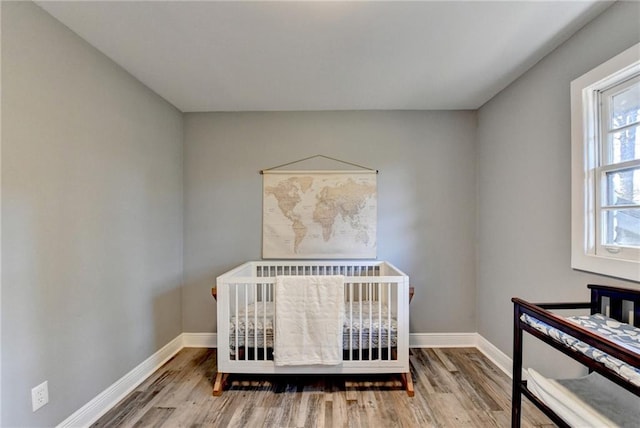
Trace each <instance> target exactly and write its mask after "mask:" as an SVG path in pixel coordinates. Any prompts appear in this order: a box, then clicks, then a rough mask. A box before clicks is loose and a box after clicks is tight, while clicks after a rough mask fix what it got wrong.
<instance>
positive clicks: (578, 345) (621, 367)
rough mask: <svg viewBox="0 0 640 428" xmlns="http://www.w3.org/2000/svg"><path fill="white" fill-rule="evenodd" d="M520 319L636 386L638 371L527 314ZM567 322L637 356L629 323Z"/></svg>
mask: <svg viewBox="0 0 640 428" xmlns="http://www.w3.org/2000/svg"><path fill="white" fill-rule="evenodd" d="M520 319H521V320H522V321H523V322H525V323H527V324H529V325H530V326H531V327H533V328H535V329H536V330H538V331H540V332H542V333H544V334H546V335H548V336H550V337H552V338H554V339H556V340H557V341H559V342H561V343H563V344H565V345H566V346H568V347H570V348H571V349H573V350H575V351H578V352H581V353H583V354H584V355H586V356H588V357H589V358H592V359H594V360H596V361H598V362H600V363H603V364H604V365H605V366H606V367H607V368H608V369H610V370H613V371H614V372H616V373H617V374H618V375H620V376H621V377H623V378H624V379H626V380H628V381H629V382H631V383H632V384H634V385H637V386H640V368H638V367H633V366H631V365H629V364H627V363H625V362H623V361H620V360H618V359H617V358H614V357H612V356H610V355H609V354H606V353H604V352H602V351H601V350H599V349H596V348H594V347H592V346H590V345H588V344H586V343H584V342H582V341H581V340H578V339H576V338H575V337H573V336H571V335H569V334H567V333H564V332H562V331H560V330H558V329H556V328H554V327H551V326H550V325H548V324H546V323H544V322H542V321H540V320H538V319H535V318H533V317H531V316H529V315H527V314H522V316H521V317H520ZM567 320H569V321H571V322H574V323H575V324H577V325H579V326H581V327H583V328H585V329H587V330H591V331H592V332H595V333H598V334H600V335H602V336H606V337H607V339H609V340H610V341H612V342H614V343H616V344H618V345H620V346H622V347H625V348H627V349H630V350H631V351H633V352H636V353H638V354H640V328H636V327H634V326H632V325H630V324H625V323H621V322H619V321H616V320H614V319H612V318H609V317H606V316H604V315H602V314H595V315H582V316H575V317H568V318H567Z"/></svg>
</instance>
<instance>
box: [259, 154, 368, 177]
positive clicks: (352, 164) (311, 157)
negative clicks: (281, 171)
mask: <svg viewBox="0 0 640 428" xmlns="http://www.w3.org/2000/svg"><path fill="white" fill-rule="evenodd" d="M314 158H324V159H328V160H331V161H334V162H340V163H343V164H345V165H351V166H355V167H357V168H362V169H366V170H369V171H375V172H376V174H378V170H377V169H373V168H369V167H366V166H363V165H359V164H357V163H353V162H348V161H344V160H341V159H336V158H332V157H329V156H325V155H313V156H309V157H306V158H303V159H298V160H295V161H291V162H287V163H283V164H282V165H277V166H272V167H271V168H265V169H263V170H261V171H260V174H264V173H265V172H268V171H272V170H275V169H278V168H284V167H285V166H289V165H294V164H296V163H300V162H304V161H308V160H310V159H314Z"/></svg>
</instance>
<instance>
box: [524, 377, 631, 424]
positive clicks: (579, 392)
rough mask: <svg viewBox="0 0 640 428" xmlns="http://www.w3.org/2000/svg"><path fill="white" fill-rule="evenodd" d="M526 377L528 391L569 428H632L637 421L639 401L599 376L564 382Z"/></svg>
mask: <svg viewBox="0 0 640 428" xmlns="http://www.w3.org/2000/svg"><path fill="white" fill-rule="evenodd" d="M527 374H528V376H527V377H528V381H527V389H529V391H531V392H532V393H533V395H535V396H536V397H538V398H539V399H540V400H541V401H542V402H544V403H545V404H546V405H547V406H548V407H549V408H550V409H551V410H553V411H554V412H555V413H556V414H557V415H558V416H560V417H561V418H562V419H563V420H564V421H565V422H567V423H568V424H569V425H571V426H576V427H602V428H604V427H607V428H610V427H629V428H631V427H634V428H635V427H636V426H637V424H638V420H640V398H638V397H637V396H635V395H634V394H632V393H631V392H629V391H627V390H625V389H624V388H622V387H620V386H618V385H616V384H615V383H613V382H611V381H609V380H607V379H605V378H604V377H602V376H600V375H599V374H598V373H591V374H589V375H588V376H584V377H581V378H578V379H564V380H554V379H548V378H546V377H544V376H542V375H541V374H540V373H538V372H536V371H535V370H533V369H529V370H527Z"/></svg>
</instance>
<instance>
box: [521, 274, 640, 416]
mask: <svg viewBox="0 0 640 428" xmlns="http://www.w3.org/2000/svg"><path fill="white" fill-rule="evenodd" d="M587 287H588V288H589V289H590V290H591V301H590V302H585V303H538V304H533V303H529V302H526V301H524V300H522V299H519V298H517V297H514V298H513V299H511V301H512V302H513V305H514V312H513V384H512V395H511V426H512V427H514V428H518V427H520V419H521V413H522V395H524V396H526V397H527V398H528V399H529V400H530V401H531V402H532V403H533V404H535V405H536V407H538V408H539V409H540V410H542V412H544V414H546V415H547V416H548V417H549V418H550V419H551V420H552V421H553V422H554V423H556V424H557V425H558V426H560V427H569V425H568V424H567V423H566V422H565V421H564V420H562V419H561V418H560V417H559V416H558V415H556V414H555V413H554V412H553V410H551V409H550V408H549V407H547V406H546V405H545V404H544V403H543V402H542V401H540V400H539V399H538V398H537V397H536V396H535V395H533V394H532V393H531V391H529V389H527V381H523V380H522V338H523V334H522V332H523V331H526V332H527V333H529V334H531V335H532V336H534V337H537V338H538V339H540V340H542V341H543V342H545V343H547V344H548V345H550V346H552V347H554V348H555V349H557V350H559V351H561V352H563V353H564V354H566V355H568V356H569V357H571V358H573V359H574V360H576V361H579V362H580V363H581V364H583V365H585V366H586V367H588V368H589V371H590V372H591V371H595V372H598V373H599V374H601V375H602V376H604V377H606V378H607V379H609V380H611V381H613V382H615V383H616V384H618V385H620V386H621V387H623V388H625V389H626V390H628V391H630V392H632V393H633V394H635V395H637V396H640V387H638V386H636V385H633V384H631V383H630V382H628V381H626V380H625V379H624V378H622V377H620V376H619V375H618V374H617V373H615V372H614V371H612V370H610V369H608V368H607V367H606V366H605V365H604V364H602V363H600V362H598V361H596V360H593V359H591V358H589V357H587V356H586V355H584V354H582V353H580V352H578V351H574V350H573V349H571V348H569V347H568V346H565V345H564V344H563V343H561V342H558V341H557V340H555V339H553V338H552V337H550V336H547V335H545V334H544V333H541V332H540V331H538V330H536V329H535V328H533V327H531V326H530V325H529V324H526V323H525V322H523V321H522V320H521V319H520V316H521V315H522V314H528V315H529V316H531V317H533V318H535V319H538V320H540V321H542V322H544V323H546V324H548V325H550V326H552V327H555V328H556V329H558V330H560V331H562V332H564V333H567V334H570V335H571V336H573V337H575V338H576V339H579V340H581V341H583V342H585V343H587V344H588V345H591V346H593V347H594V348H596V349H599V350H601V351H603V352H605V353H607V354H609V355H611V356H612V357H615V358H617V359H619V360H621V361H624V362H626V363H628V364H630V365H632V366H634V367H640V355H638V354H637V353H634V352H633V351H631V350H629V349H627V348H624V347H622V346H620V345H618V344H616V343H614V342H611V341H609V340H607V339H606V338H604V337H603V336H600V335H598V334H595V333H592V332H590V331H588V330H586V329H584V328H582V327H580V326H578V325H577V324H575V323H572V322H570V321H567V320H566V319H565V318H564V317H562V316H559V315H556V314H554V313H552V312H550V311H551V310H559V309H590V311H591V314H595V313H604V307H603V298H605V297H606V298H608V299H609V302H608V304H609V317H610V318H613V319H616V320H618V321H622V320H623V313H622V308H623V302H624V301H628V302H632V308H633V324H634V325H635V326H636V327H640V290H631V289H626V288H618V287H608V286H603V285H591V284H590V285H588V286H587Z"/></svg>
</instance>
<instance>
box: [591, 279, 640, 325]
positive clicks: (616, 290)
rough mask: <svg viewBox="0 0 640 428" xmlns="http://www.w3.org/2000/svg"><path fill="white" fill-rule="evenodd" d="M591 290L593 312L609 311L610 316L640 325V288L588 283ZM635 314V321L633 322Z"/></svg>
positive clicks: (604, 312) (603, 312)
mask: <svg viewBox="0 0 640 428" xmlns="http://www.w3.org/2000/svg"><path fill="white" fill-rule="evenodd" d="M587 287H589V289H590V290H591V313H592V314H595V313H602V314H606V313H607V307H608V308H609V311H608V312H609V314H608V315H609V317H611V318H613V319H616V320H618V321H624V322H627V323H629V324H633V325H634V326H636V327H640V289H637V290H633V289H629V288H620V287H610V286H607V285H594V284H589V285H587ZM631 314H633V322H631Z"/></svg>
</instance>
